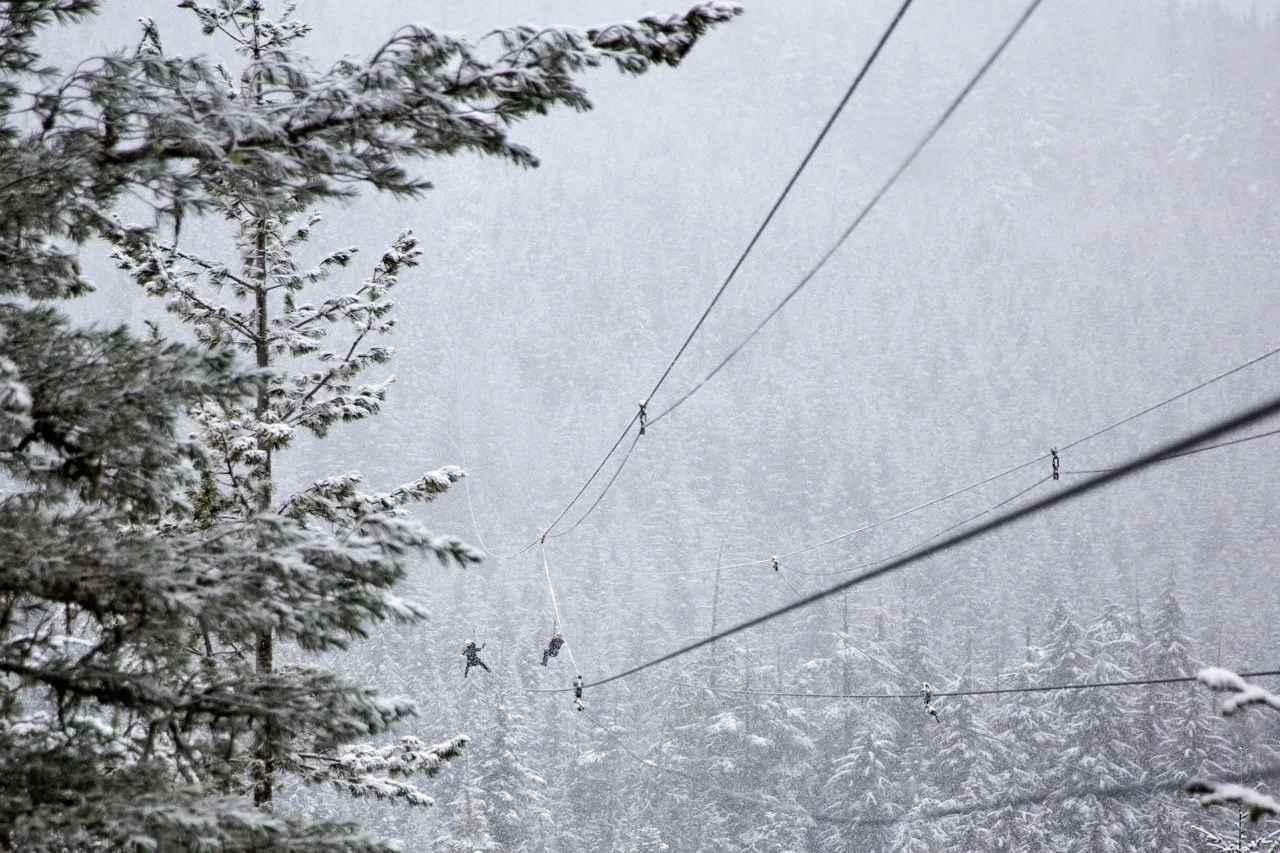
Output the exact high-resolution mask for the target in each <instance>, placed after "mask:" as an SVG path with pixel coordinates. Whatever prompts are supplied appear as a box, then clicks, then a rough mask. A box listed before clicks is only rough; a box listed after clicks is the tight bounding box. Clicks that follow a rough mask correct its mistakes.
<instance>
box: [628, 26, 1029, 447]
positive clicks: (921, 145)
mask: <svg viewBox="0 0 1280 853" xmlns="http://www.w3.org/2000/svg"><path fill="white" fill-rule="evenodd" d="M1040 3H1041V0H1031V2H1030V3H1029V4H1028V5H1027V8H1026V9H1025V10H1024V11H1023V13H1022V15H1021V16H1020V17H1019V18H1018V20H1017V22H1016V23H1014V25H1013V28H1012V29H1010V30H1009V32H1008V34H1007V35H1005V37H1004V39H1002V40H1001V42H1000V43H999V44H998V45H997V46H996V49H995V50H994V51H993V52H992V53H991V55H990V56H988V57H987V60H986V62H984V63H982V66H981V67H979V68H978V71H977V73H975V74H974V75H973V77H971V78H970V80H969V82H968V83H967V84H966V85H965V87H964V88H963V89H961V90H960V94H959V95H957V96H956V98H955V100H953V101H952V102H951V105H950V106H949V107H947V109H946V110H945V111H944V112H943V113H942V115H941V116H940V117H939V118H938V120H937V121H936V122H934V125H933V127H932V128H930V130H929V132H928V133H926V134H925V135H924V137H923V138H922V139H921V140H920V142H918V143H917V144H916V146H915V148H913V149H912V150H911V153H909V154H908V155H907V157H906V159H905V160H903V161H902V164H901V165H899V166H898V168H897V170H896V171H894V173H893V174H892V175H891V176H890V177H889V180H887V181H885V183H884V185H883V186H881V187H880V189H879V191H878V192H876V194H875V195H873V196H872V197H871V200H870V201H869V202H867V204H866V206H864V207H863V208H862V211H861V212H860V213H859V214H858V215H857V216H856V217H855V218H854V220H853V222H851V223H850V224H849V226H848V227H847V228H845V230H844V232H843V233H842V234H841V235H840V237H839V238H838V239H837V240H836V242H835V243H834V244H833V245H832V246H831V248H830V249H828V250H827V252H826V254H824V255H823V256H822V257H821V258H819V259H818V262H817V263H816V264H814V265H813V267H811V268H810V269H809V271H808V272H807V273H805V274H804V276H803V277H802V278H801V279H800V281H799V282H797V283H796V285H795V286H794V287H792V288H791V290H790V291H788V293H787V295H786V296H784V297H783V298H782V301H781V302H779V303H778V304H777V305H776V306H774V308H773V310H772V311H770V312H769V313H768V314H767V315H765V318H764V319H763V320H761V321H760V323H759V325H757V326H756V327H755V328H754V329H752V331H751V333H750V334H748V335H747V336H746V337H745V338H743V339H742V341H741V342H740V343H739V344H738V345H737V346H735V347H734V348H733V349H732V350H730V351H729V354H728V355H727V356H725V357H724V359H723V360H721V361H720V363H719V364H717V365H716V366H715V367H714V368H712V370H711V372H710V373H708V374H707V375H706V376H704V377H703V378H702V379H700V380H699V381H698V383H697V384H696V385H694V386H693V387H692V388H691V389H689V390H688V391H687V392H685V394H684V396H682V397H680V398H678V399H677V400H676V401H675V402H674V403H672V404H671V405H670V406H668V407H667V408H666V409H664V410H663V411H662V412H660V413H658V414H657V415H656V416H655V417H653V418H652V419H651V420H650V421H649V423H651V424H656V423H657V422H658V421H660V420H662V419H663V418H665V417H666V416H667V415H669V414H671V413H672V412H673V411H675V410H676V409H678V408H679V407H680V405H681V404H682V403H684V401H685V400H688V399H689V398H690V397H692V396H693V395H694V394H696V393H697V392H698V390H699V389H700V388H702V386H704V385H706V384H707V382H709V381H711V378H712V377H714V376H715V375H716V374H717V373H719V372H720V370H721V369H722V368H723V367H724V366H725V365H726V364H728V363H729V362H730V361H732V360H733V358H734V357H735V356H736V355H737V354H738V353H739V352H741V351H742V349H743V347H745V346H746V345H747V344H748V343H750V342H751V340H752V339H753V338H755V336H756V335H757V334H759V333H760V331H761V330H762V329H764V327H765V326H767V325H768V324H769V322H770V321H771V320H773V318H774V317H776V316H777V315H778V312H779V311H781V310H782V309H783V308H784V307H785V306H786V304H787V303H788V302H790V301H791V300H792V299H793V298H794V297H795V295H796V294H797V293H799V292H800V291H801V290H803V289H804V287H805V285H807V284H808V283H809V282H810V281H811V280H812V279H813V277H814V276H815V275H817V274H818V271H819V270H821V269H822V268H823V267H824V266H826V264H827V262H828V261H829V260H831V258H832V257H833V256H834V255H835V254H836V252H837V251H839V250H840V247H841V246H843V245H844V242H845V241H846V240H848V239H849V235H851V234H852V233H853V232H854V230H855V229H857V227H858V226H859V225H861V224H862V221H863V220H864V219H866V218H867V215H868V214H869V213H871V210H872V209H873V208H874V207H875V206H876V204H877V203H878V202H879V201H880V199H882V198H883V197H884V196H885V194H886V193H887V192H889V189H890V188H891V187H892V186H893V185H894V184H896V183H897V182H898V179H899V178H901V177H902V175H903V173H904V172H906V171H907V169H908V168H910V167H911V164H912V163H914V162H915V160H916V158H917V157H919V156H920V152H922V151H923V150H924V149H925V146H927V145H928V144H929V143H930V142H931V141H932V140H933V138H934V137H935V136H936V135H937V134H938V131H940V130H942V127H943V125H945V124H946V123H947V121H948V120H949V119H950V118H951V116H952V114H954V113H955V111H956V110H957V109H958V108H959V107H960V104H961V103H963V102H964V100H965V98H967V97H968V96H969V93H970V92H972V91H973V89H974V87H975V86H977V85H978V81H980V80H981V79H982V78H983V77H984V76H986V73H987V71H989V70H990V68H991V66H992V65H994V64H995V62H996V60H997V59H998V58H999V57H1000V55H1001V54H1002V53H1004V50H1005V48H1006V47H1008V46H1009V43H1010V42H1011V41H1013V39H1014V37H1015V36H1016V35H1017V34H1018V32H1019V31H1020V30H1021V29H1022V27H1023V25H1024V24H1026V22H1027V20H1028V19H1029V18H1030V17H1031V15H1032V14H1033V13H1034V12H1035V10H1036V9H1037V8H1038V7H1039V6H1040ZM717 296H718V294H717ZM713 304H714V301H713ZM708 310H710V309H708ZM704 319H705V315H704ZM699 325H701V321H699ZM694 331H697V329H696V327H695V329H694ZM685 346H688V342H687V341H686V343H685ZM680 352H681V353H683V352H684V347H681V349H680ZM678 357H679V355H677V358H678ZM674 363H675V362H674V361H673V362H672V365H673V366H674ZM670 370H671V368H667V372H668V373H669V372H670ZM662 376H663V379H665V378H666V376H667V374H666V373H664V374H663V375H662ZM658 384H659V385H661V384H662V383H661V382H659V383H658ZM656 390H657V387H656V386H655V387H654V391H656ZM649 396H650V397H652V396H653V393H652V392H650V394H649Z"/></svg>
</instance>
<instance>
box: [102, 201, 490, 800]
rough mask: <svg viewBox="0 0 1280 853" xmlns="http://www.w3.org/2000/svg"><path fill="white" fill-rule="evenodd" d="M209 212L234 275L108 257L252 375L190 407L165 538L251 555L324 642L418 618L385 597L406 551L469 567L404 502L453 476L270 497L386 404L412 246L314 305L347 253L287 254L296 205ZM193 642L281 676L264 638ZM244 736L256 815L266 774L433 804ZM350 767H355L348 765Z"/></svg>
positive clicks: (364, 759) (159, 250)
mask: <svg viewBox="0 0 1280 853" xmlns="http://www.w3.org/2000/svg"><path fill="white" fill-rule="evenodd" d="M212 200H213V202H214V203H215V204H217V205H218V206H219V208H220V210H221V212H222V213H223V214H224V215H225V216H226V217H228V218H229V219H232V220H233V221H235V222H236V225H237V229H236V245H237V247H238V250H239V258H238V259H237V263H236V264H235V265H234V266H232V265H230V264H226V263H224V262H222V261H219V260H215V259H209V258H203V257H199V256H197V255H194V254H192V253H189V252H186V251H183V250H180V249H179V248H177V247H176V246H174V245H173V244H171V243H163V242H158V241H155V240H152V239H126V240H122V241H121V242H120V246H119V249H118V250H117V253H116V257H117V259H118V260H119V262H120V265H121V267H122V268H123V269H124V270H125V271H126V272H127V273H128V274H129V276H130V277H131V278H132V279H134V280H135V281H136V282H138V283H139V284H140V285H142V286H143V287H145V288H146V290H147V291H148V293H150V294H152V295H154V296H156V297H158V298H160V299H163V300H165V304H166V306H167V307H168V309H169V310H170V311H171V312H173V313H174V314H176V315H177V316H178V317H179V318H180V319H181V321H182V322H183V323H184V324H186V325H188V326H190V327H191V329H192V331H193V333H194V337H195V339H196V341H197V342H198V343H200V344H202V345H204V346H206V347H209V348H212V349H220V348H225V349H230V350H233V351H240V352H244V353H247V354H249V355H250V356H251V357H252V359H253V363H254V365H255V366H256V367H257V368H258V369H259V370H260V371H262V372H261V373H260V374H259V375H258V377H257V378H256V379H255V384H256V388H255V392H256V393H255V394H254V397H253V399H252V400H250V401H246V402H244V403H238V404H233V403H225V402H223V403H211V404H204V403H201V404H197V405H196V406H194V407H193V408H192V409H191V411H190V415H191V418H192V420H193V421H194V423H195V424H196V426H197V433H196V438H197V443H198V446H199V448H200V449H201V450H202V451H203V452H202V454H201V455H200V456H199V457H198V459H197V462H196V470H197V472H198V476H199V485H198V486H197V487H196V488H195V489H194V490H193V492H192V494H191V506H192V507H193V512H192V513H191V514H190V516H189V518H187V519H186V520H185V521H184V522H183V523H167V524H166V527H165V530H166V532H173V531H180V532H184V533H185V532H190V531H200V532H201V533H202V534H203V535H206V536H208V537H210V538H211V539H217V540H219V541H238V542H239V543H240V545H241V546H242V547H243V548H244V549H245V550H246V551H249V552H255V551H256V552H257V554H258V557H259V559H258V561H257V563H258V564H257V566H256V568H255V570H256V571H257V572H259V573H260V574H261V576H262V577H261V579H260V584H261V587H262V589H263V591H264V592H265V593H267V594H269V595H271V596H273V597H274V599H275V600H274V606H276V607H279V608H280V609H281V610H282V611H284V612H288V613H296V614H307V613H315V612H322V611H323V610H324V609H326V608H334V611H333V612H334V615H333V617H332V618H333V619H334V620H335V623H334V625H333V628H334V631H335V633H336V632H342V633H345V634H347V635H351V636H360V635H363V634H364V633H365V632H366V630H367V628H366V625H367V623H368V622H369V621H370V620H373V619H382V618H386V617H388V616H390V617H396V618H400V619H416V618H418V617H419V616H421V615H423V614H422V612H421V611H420V610H419V609H418V608H417V607H416V606H415V605H413V604H411V603H409V602H406V601H402V600H400V599H398V598H396V597H395V596H394V595H393V594H391V593H390V592H389V590H390V588H391V587H392V586H393V585H394V584H395V583H396V582H397V581H399V580H400V578H401V577H402V576H403V572H404V558H405V556H406V555H408V554H411V553H413V552H414V551H415V550H418V549H426V550H428V551H432V552H434V553H435V554H436V555H438V556H440V557H441V558H442V559H444V558H452V559H454V560H456V561H457V562H459V563H467V562H475V561H478V559H479V557H478V555H477V554H476V553H475V552H473V551H472V550H471V549H470V548H468V547H467V546H465V545H463V544H462V543H461V542H459V541H457V540H454V539H452V538H449V537H433V536H432V535H431V533H430V532H429V531H427V530H425V529H423V528H422V527H421V526H420V525H418V524H416V523H414V522H412V521H411V520H410V519H408V518H407V517H406V516H405V514H404V509H405V507H406V506H407V505H409V504H412V503H422V502H429V501H431V500H433V499H434V498H435V497H437V496H438V495H440V494H442V493H444V492H445V491H446V490H447V489H448V487H449V486H450V484H452V483H453V482H455V481H456V480H457V479H458V478H460V477H461V476H462V471H461V470H460V469H458V468H454V467H445V468H441V469H439V470H436V471H430V472H427V473H425V474H422V475H421V476H419V477H417V478H416V479H415V480H413V481H412V482H409V483H407V484H405V485H401V486H399V487H397V488H395V489H392V490H390V491H387V492H381V493H367V492H364V491H362V490H361V488H360V485H361V481H362V477H361V475H360V473H359V472H356V471H349V472H345V473H339V474H336V475H334V476H331V477H328V478H325V479H323V480H320V481H318V482H316V483H313V484H312V485H311V486H309V487H308V488H306V489H304V490H302V491H300V492H297V493H295V494H290V495H282V494H280V490H279V488H278V486H277V481H278V462H279V457H280V454H281V453H282V452H283V451H285V450H286V449H287V448H289V446H290V445H291V444H292V442H293V440H294V438H295V437H296V436H297V435H299V434H304V433H306V434H311V435H313V436H316V437H319V438H323V437H324V436H325V435H326V434H327V433H328V431H329V429H330V428H331V427H332V426H333V425H334V424H335V423H338V422H352V421H358V420H361V419H363V418H365V417H367V416H369V415H372V414H375V413H376V412H377V411H378V409H379V407H380V406H381V404H382V401H383V400H384V398H385V396H386V390H387V387H388V384H389V383H388V382H386V381H382V382H367V381H365V380H366V379H367V377H366V376H365V373H366V371H368V370H369V369H370V368H374V367H377V366H379V365H382V364H385V363H386V362H387V361H388V359H389V358H390V351H389V350H388V349H387V348H386V347H384V346H382V345H380V343H379V342H378V340H377V339H378V337H379V336H380V335H384V334H387V333H389V332H390V331H391V329H392V328H393V327H394V320H393V318H392V317H391V316H390V315H391V311H392V308H393V303H392V302H391V300H390V299H389V298H388V297H389V295H390V293H391V291H392V290H393V289H394V287H395V286H396V284H397V283H398V280H399V275H400V273H401V271H402V270H405V269H410V268H412V267H414V266H416V264H417V259H418V255H419V251H418V248H417V242H416V240H414V238H413V237H412V236H411V235H409V234H407V233H406V234H402V235H400V237H398V238H397V239H396V241H395V243H394V244H393V245H392V246H391V248H390V249H388V251H386V252H385V253H384V254H383V255H382V257H381V258H380V259H379V260H378V261H377V262H376V263H375V264H374V266H373V269H372V271H371V272H370V274H369V275H368V276H367V277H366V278H365V279H364V281H363V282H362V283H361V284H360V286H359V287H358V288H357V289H356V290H355V291H354V292H352V293H349V294H343V295H339V296H332V297H329V298H327V299H323V300H319V301H317V302H314V303H313V302H310V301H307V299H306V297H307V296H308V295H309V293H308V290H309V289H314V288H317V287H321V286H324V285H327V284H328V283H329V279H330V277H331V275H332V273H333V272H334V271H335V270H338V269H341V268H342V267H345V266H347V265H348V263H350V261H351V259H352V258H353V257H354V255H355V254H356V250H355V249H350V248H343V249H339V250H337V251H334V252H331V253H329V254H327V255H326V256H325V257H324V258H323V259H322V260H321V261H320V262H319V263H318V264H317V265H316V266H315V267H314V268H312V269H302V268H301V267H300V265H299V262H298V260H297V253H298V252H299V251H300V250H301V249H302V248H303V246H304V244H305V243H306V241H307V239H308V237H309V235H310V233H311V229H312V228H313V227H314V226H315V224H316V223H317V221H318V218H317V217H316V216H314V215H311V214H309V213H308V212H307V211H306V210H305V209H304V208H303V207H302V205H300V204H296V203H295V204H293V205H285V204H283V203H281V204H280V205H278V206H277V207H276V208H275V209H271V210H269V211H264V210H255V209H253V208H250V207H246V206H244V205H243V204H242V202H241V201H240V195H239V194H238V193H233V194H230V195H226V196H224V195H223V194H222V193H221V192H218V193H215V194H214V195H213V198H212ZM226 295H229V296H230V297H231V299H230V300H226V298H225V297H226ZM254 519H271V520H272V525H271V528H270V530H269V531H268V532H267V533H263V531H262V530H260V529H256V528H255V527H253V526H251V525H249V524H248V522H251V521H253V520H254ZM343 543H345V544H355V543H359V544H363V545H364V546H365V547H366V549H369V550H368V553H365V554H361V553H353V552H352V551H350V550H348V549H346V548H344V547H343ZM286 548H287V549H288V550H287V551H284V550H282V549H286ZM278 551H280V552H281V553H289V554H291V555H292V554H296V557H294V558H293V559H292V560H288V561H286V560H282V559H279V558H278V557H276V556H275V554H276V553H277V552H278ZM339 602H341V604H340V606H338V607H336V608H335V607H334V605H335V604H338V603H339ZM291 618H305V616H292V617H291ZM285 633H286V635H288V634H291V633H292V631H288V630H286V631H285ZM197 639H198V642H196V643H194V644H193V651H194V653H195V654H196V655H197V656H199V657H200V658H201V665H202V666H204V667H205V668H207V669H209V670H210V671H226V670H228V669H237V670H245V669H246V668H252V669H253V670H254V671H256V672H257V673H258V674H259V675H263V676H270V675H271V674H273V673H276V672H277V671H279V672H282V673H283V672H286V671H288V670H285V669H281V668H279V667H277V665H276V661H275V658H276V649H275V640H276V638H275V636H274V634H273V631H272V630H260V631H258V632H256V633H255V634H254V635H251V636H248V635H239V636H237V635H235V634H231V633H228V632H216V631H214V630H212V629H211V627H210V626H207V625H202V626H199V636H198V638H197ZM299 640H300V645H302V646H303V647H304V648H307V647H308V646H310V643H309V642H308V641H307V639H306V638H302V637H300V638H299ZM322 647H323V646H321V648H322ZM242 674H243V673H242ZM314 724H315V725H320V726H323V725H324V724H323V722H320V721H316V722H315V723H314ZM264 725H269V724H268V723H267V722H266V721H264ZM254 739H255V742H254V744H253V746H252V748H253V759H252V760H249V757H248V756H247V755H244V754H237V753H236V752H235V750H234V749H233V748H232V746H231V745H229V744H228V745H226V746H225V748H224V749H223V750H222V751H223V754H224V762H223V764H222V769H223V770H225V771H227V772H234V768H236V767H239V768H240V769H248V770H250V771H251V773H252V776H253V783H252V789H253V793H254V800H255V802H256V803H257V804H258V805H269V804H270V803H271V802H272V799H273V794H272V792H273V779H272V776H273V773H274V772H275V770H276V769H277V768H279V769H287V770H290V771H293V772H296V773H298V774H299V775H301V777H302V778H304V779H307V780H310V781H315V780H320V779H330V780H331V781H333V782H334V783H335V784H337V785H338V786H339V787H341V788H343V789H344V790H347V791H349V792H351V793H354V794H365V793H367V794H370V795H373V796H378V797H395V798H398V799H402V800H404V801H406V802H409V803H414V804H424V803H427V802H429V801H430V798H428V797H427V796H426V795H425V794H423V793H422V792H420V791H418V790H416V789H415V788H413V787H412V785H410V784H408V783H407V782H405V781H404V780H403V779H392V778H391V777H386V776H378V775H375V771H376V770H378V769H380V768H379V766H378V761H376V760H375V759H376V757H377V756H375V754H374V752H373V751H370V750H368V749H363V750H360V751H359V752H358V755H357V756H356V760H355V761H354V762H349V761H346V760H345V759H344V758H343V757H342V756H340V755H336V754H335V755H323V754H319V753H317V751H316V750H314V749H307V750H305V751H303V752H298V751H297V750H294V749H290V748H289V746H288V745H287V744H284V743H279V744H278V743H274V740H275V739H274V737H273V735H272V733H271V732H270V731H267V730H261V731H256V732H255V733H254ZM414 749H416V747H413V746H411V745H410V744H408V742H407V741H406V743H404V744H401V745H399V746H397V747H394V748H392V749H391V750H390V751H389V752H387V755H386V757H387V758H388V759H389V758H391V757H392V756H399V759H404V755H403V754H402V753H404V752H406V751H407V752H412V751H414ZM455 751H456V750H450V752H451V753H452V752H455ZM411 765H413V766H418V767H423V768H431V769H434V767H435V765H434V764H433V763H431V762H430V761H428V762H427V763H425V764H423V763H421V762H418V761H416V760H398V763H397V764H395V765H394V766H396V767H398V768H399V769H400V773H399V775H400V776H404V775H405V773H406V772H407V768H408V767H410V766H411ZM357 766H358V767H359V768H361V769H360V770H359V771H356V770H353V769H352V768H353V767H357ZM385 766H386V767H391V766H393V765H385ZM223 781H224V782H225V784H226V785H228V786H230V788H231V789H232V790H243V789H245V788H246V787H247V786H245V785H242V784H239V783H236V782H234V781H232V780H231V779H230V778H225V779H224V780H223Z"/></svg>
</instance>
